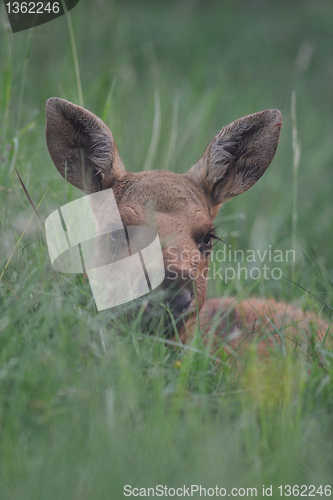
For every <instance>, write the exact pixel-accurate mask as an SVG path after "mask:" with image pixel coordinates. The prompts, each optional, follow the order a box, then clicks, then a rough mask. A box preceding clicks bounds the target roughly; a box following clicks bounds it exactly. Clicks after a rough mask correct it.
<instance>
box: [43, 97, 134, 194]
mask: <svg viewBox="0 0 333 500" xmlns="http://www.w3.org/2000/svg"><path fill="white" fill-rule="evenodd" d="M46 142H47V147H48V149H49V152H50V155H51V158H52V160H53V162H54V164H55V166H56V167H57V169H58V171H59V172H60V173H61V175H62V176H63V177H64V178H65V179H67V180H68V182H70V183H71V184H73V186H75V187H77V188H79V189H81V190H82V191H85V192H86V193H94V192H96V191H101V190H102V189H108V188H110V187H112V185H113V183H114V181H115V180H116V179H117V178H119V177H121V176H122V175H123V174H124V173H125V168H124V166H123V164H122V162H121V159H120V156H119V153H118V150H117V147H116V144H115V142H114V139H113V136H112V134H111V132H110V130H109V129H108V127H107V126H106V125H105V123H103V122H102V120H100V119H99V118H98V117H97V116H95V115H94V114H93V113H90V111H87V110H86V109H84V108H81V107H80V106H76V105H75V104H72V103H71V102H68V101H65V100H64V99H59V98H58V97H51V99H49V100H48V101H47V103H46Z"/></svg>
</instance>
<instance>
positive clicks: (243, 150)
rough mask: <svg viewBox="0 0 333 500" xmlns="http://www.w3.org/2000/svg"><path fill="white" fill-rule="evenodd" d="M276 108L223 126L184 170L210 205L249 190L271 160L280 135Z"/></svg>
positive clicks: (279, 121)
mask: <svg viewBox="0 0 333 500" xmlns="http://www.w3.org/2000/svg"><path fill="white" fill-rule="evenodd" d="M281 124H282V117H281V113H280V111H278V110H276V109H268V110H266V111H261V112H260V113H255V114H254V115H249V116H245V117H244V118H240V119H239V120H236V121H235V122H233V123H231V124H230V125H227V126H226V127H224V128H223V129H222V130H221V131H220V132H219V133H218V134H217V135H216V136H215V137H214V139H213V140H212V142H211V143H210V144H209V146H208V147H207V149H206V151H205V152H204V154H203V156H202V158H201V159H200V160H199V161H198V163H196V164H195V165H194V166H193V167H192V168H191V169H190V170H189V172H188V174H187V175H188V176H189V177H190V178H191V179H192V180H193V181H195V182H196V183H198V184H200V185H201V186H202V187H203V189H204V191H205V193H206V196H207V197H208V198H209V202H210V204H211V205H212V206H219V205H221V203H224V202H225V201H227V200H228V199H230V198H232V197H233V196H237V195H238V194H241V193H243V192H244V191H246V190H247V189H249V188H250V187H251V186H253V184H254V183H255V182H257V180H258V179H260V177H261V176H262V175H263V173H264V172H265V170H266V168H267V167H268V165H269V164H270V163H271V161H272V159H273V157H274V154H275V151H276V148H277V145H278V142H279V137H280V129H281Z"/></svg>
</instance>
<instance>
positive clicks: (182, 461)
mask: <svg viewBox="0 0 333 500" xmlns="http://www.w3.org/2000/svg"><path fill="white" fill-rule="evenodd" d="M81 3H82V2H80V3H79V5H78V6H77V7H76V8H75V9H73V11H71V28H70V31H71V33H69V32H68V30H69V27H68V24H67V20H68V18H67V20H66V19H65V17H64V18H59V19H58V20H55V21H54V22H53V23H52V24H50V25H45V26H44V27H39V28H35V29H34V31H33V33H32V34H31V32H27V33H24V32H23V33H21V34H17V35H12V34H9V33H8V32H6V33H4V32H3V33H2V36H1V37H0V61H1V65H2V68H1V69H2V71H1V72H0V88H1V91H0V102H1V109H0V114H1V116H2V118H3V119H2V120H1V123H0V126H1V134H0V135H1V137H2V138H3V140H2V142H1V144H0V147H1V165H2V167H1V172H0V203H1V216H0V275H1V280H0V498H1V500H2V499H7V498H8V499H9V498H11V499H20V500H21V499H22V498H24V499H27V500H28V499H34V500H38V499H43V500H44V499H45V498H49V499H53V498H54V499H59V498H64V499H66V498H68V499H73V498H75V499H92V498H98V499H104V498H105V499H109V498H112V499H113V498H115V499H118V498H123V492H124V486H125V485H131V486H132V487H146V488H148V487H156V486H157V485H159V484H160V485H166V486H168V487H169V488H171V487H174V488H177V487H182V486H183V485H186V486H190V485H191V484H193V485H201V486H202V487H206V488H209V487H213V488H215V486H216V485H218V486H219V487H220V488H222V487H224V488H226V491H227V492H228V493H230V492H231V488H257V491H258V496H259V495H260V494H261V493H262V488H263V486H265V487H270V486H272V491H273V498H277V497H278V496H279V490H278V486H280V485H288V484H289V485H295V484H298V485H311V484H313V485H315V486H316V488H317V487H319V486H320V485H323V486H325V485H328V484H331V481H332V469H333V449H332V446H333V444H332V443H333V439H332V438H333V435H332V424H333V418H332V417H333V413H332V411H333V396H332V394H333V357H332V352H331V350H330V349H329V347H328V345H327V344H325V345H317V344H316V342H315V337H313V343H312V354H313V355H312V357H311V358H310V359H308V358H306V357H305V356H303V355H302V354H301V353H299V354H298V355H296V354H292V353H289V352H288V351H287V352H285V355H283V353H282V352H281V351H280V350H279V349H276V352H273V353H272V358H271V360H270V362H269V363H262V361H260V359H258V356H257V353H256V349H255V346H254V347H253V349H250V350H249V352H248V353H247V355H246V356H245V358H244V359H239V356H238V355H237V353H235V354H234V356H228V357H227V356H226V354H225V353H224V351H223V350H220V351H218V352H215V353H214V355H213V356H212V354H211V352H210V349H209V345H207V344H204V342H203V340H202V337H201V335H200V332H199V331H197V332H196V334H195V336H194V338H193V340H192V341H191V342H190V343H189V344H188V345H181V344H180V343H177V342H172V341H168V340H165V339H164V338H163V337H162V335H161V333H162V331H161V328H157V329H155V330H154V331H153V332H152V334H151V335H147V333H146V332H143V331H141V327H140V322H139V320H135V319H134V320H133V321H131V322H129V321H128V320H127V319H126V317H121V316H120V317H118V316H115V315H114V313H113V312H112V311H106V312H101V313H97V312H96V309H95V306H94V302H93V300H92V296H91V290H90V287H89V283H88V282H86V281H85V279H84V277H83V276H80V275H77V276H76V275H70V274H68V275H65V274H61V273H56V272H55V271H54V270H53V269H52V267H51V265H50V262H49V258H48V254H47V249H46V245H45V240H44V237H43V235H42V234H41V233H40V231H39V228H38V223H37V221H36V216H35V215H34V210H33V208H32V205H31V204H30V203H29V201H28V199H27V197H26V195H25V193H24V190H23V187H22V185H21V183H20V181H19V178H18V177H17V176H16V174H15V172H14V169H15V168H16V169H17V171H18V172H19V174H20V176H21V179H22V182H23V184H24V186H25V188H26V190H27V192H28V193H29V195H30V197H31V201H32V203H33V205H35V206H36V209H37V210H38V213H39V214H40V216H41V218H42V219H45V218H46V216H47V215H49V214H50V213H51V211H52V210H53V209H54V208H56V207H58V206H59V205H62V204H63V202H64V193H65V202H67V201H71V200H73V199H74V198H75V197H77V196H80V194H79V193H78V192H76V190H75V189H74V188H72V187H70V186H69V185H65V183H64V181H63V180H62V179H61V178H60V176H59V175H58V174H57V172H56V170H55V169H54V167H53V166H52V163H51V160H50V159H49V156H48V153H47V150H46V146H45V138H44V125H45V116H44V112H43V109H44V105H45V101H46V99H47V98H49V97H50V96H52V95H59V96H60V97H63V98H65V99H69V100H72V101H73V102H77V103H78V104H80V103H83V98H82V94H83V93H84V96H85V106H86V107H87V108H89V109H90V110H91V111H93V112H95V113H96V114H98V115H100V116H102V115H103V116H104V118H105V120H106V121H107V123H108V125H109V126H110V128H111V129H112V131H113V134H114V137H115V139H116V141H117V144H118V147H119V150H120V153H121V155H122V158H123V160H124V163H125V164H126V165H127V167H128V168H129V169H132V170H141V169H142V168H143V166H144V165H145V164H146V167H147V168H153V167H154V168H164V167H168V168H170V169H172V170H175V171H179V172H185V171H186V169H187V168H188V167H189V166H190V165H191V164H193V163H194V162H195V161H196V160H197V159H198V157H199V156H200V154H201V153H202V151H203V150H204V148H205V147H206V145H207V143H208V142H209V140H211V138H212V137H213V136H214V134H216V133H217V132H218V130H219V129H220V128H221V127H222V126H223V125H225V124H226V123H229V122H231V121H232V120H233V119H236V118H238V117H240V116H243V115H245V114H248V113H252V112H255V111H259V110H260V109H264V108H268V107H278V108H280V109H281V110H282V114H283V117H284V123H283V127H282V136H281V141H280V145H279V148H278V152H277V155H276V159H275V160H274V162H273V164H272V166H271V167H270V168H269V170H268V172H267V173H266V174H265V176H264V177H263V179H261V180H260V181H259V182H258V184H257V185H256V186H255V187H254V188H253V189H251V190H250V191H249V192H248V193H246V194H244V195H243V196H242V197H240V198H239V199H237V198H236V199H235V200H233V201H232V202H231V203H230V204H228V205H227V206H226V207H225V208H224V210H223V212H222V213H221V215H219V218H218V220H217V226H218V228H219V229H218V231H219V233H218V234H219V235H220V236H221V237H222V238H223V239H224V241H225V242H226V244H227V245H229V244H230V245H231V246H232V248H242V249H244V250H246V249H248V248H253V249H258V248H259V249H265V248H268V246H269V245H270V244H271V245H272V247H273V248H279V249H282V250H284V249H289V248H295V247H296V248H297V247H300V248H302V257H301V258H300V259H299V260H298V261H297V262H296V265H295V268H294V275H292V274H291V273H292V266H291V263H288V262H284V263H281V267H282V268H283V273H284V274H285V275H286V276H287V277H289V278H290V277H292V279H293V281H296V282H297V283H299V285H301V286H302V287H303V288H306V289H308V290H309V291H311V293H313V294H314V295H316V296H318V297H319V298H320V299H322V300H324V301H325V302H327V303H328V304H331V303H332V283H333V281H332V280H333V274H332V272H333V256H332V252H331V248H332V244H333V240H332V238H333V235H332V216H333V212H332V203H331V201H332V200H331V197H332V196H331V195H332V182H333V177H332V169H331V164H332V147H331V144H332V141H331V137H332V132H333V119H332V104H333V103H332V94H331V83H329V82H331V80H329V79H330V78H331V76H330V75H331V73H330V71H331V70H332V61H331V51H330V47H331V21H330V20H331V18H332V14H333V12H332V5H331V3H330V2H329V1H326V0H323V1H322V2H321V3H320V4H318V5H317V4H314V3H313V2H298V1H296V2H294V3H292V4H291V3H290V2H280V3H279V5H277V4H275V3H262V2H252V3H251V4H248V3H242V4H241V8H240V6H239V4H237V5H236V4H233V3H230V4H223V5H222V4H221V3H220V2H214V1H212V2H205V3H203V2H194V1H189V0H186V1H182V2H176V1H174V2H173V1H172V2H168V3H167V4H166V3H163V2H152V1H148V0H146V1H143V2H131V1H129V0H126V1H124V2H118V1H117V2H115V1H112V2H106V1H102V0H101V1H99V2H84V5H83V4H82V6H81ZM2 15H3V11H2ZM4 22H5V20H4V18H3V19H2V24H1V25H2V26H4ZM305 39H309V40H310V41H311V42H312V45H311V46H313V47H315V48H314V52H313V55H312V59H311V61H312V62H311V61H308V62H307V65H304V64H303V65H300V64H299V62H298V63H297V64H296V61H297V60H298V61H299V60H300V58H299V51H300V50H301V47H302V44H303V43H304V40H305ZM74 40H75V42H74ZM29 44H30V45H29ZM28 47H30V48H29V49H28ZM74 47H76V52H75V51H74ZM73 53H74V60H75V61H76V62H75V63H74V62H73ZM46 61H47V64H46ZM78 68H80V72H78ZM331 79H332V78H331ZM80 85H81V86H82V91H80ZM293 89H295V90H296V91H297V133H298V138H295V133H294V139H293V143H294V152H295V145H296V144H298V141H299V140H301V142H302V162H301V163H300V164H299V168H298V170H297V172H296V170H295V168H294V174H293V171H292V169H291V168H290V165H291V164H292V162H293V160H292V158H293V149H292V137H293V136H292V130H293V118H292V116H291V113H290V95H291V92H292V90H293ZM294 95H296V94H294ZM20 96H23V98H22V97H21V98H20ZM80 96H81V97H80ZM293 102H294V107H293V109H294V110H295V109H296V103H295V101H293ZM32 123H33V124H34V126H31V124H32ZM17 124H18V125H17ZM294 130H295V121H294ZM16 139H18V140H16ZM15 140H16V142H15ZM15 148H16V149H15ZM294 165H295V160H294ZM11 172H12V174H11ZM10 174H11V175H10ZM296 174H297V175H296ZM293 175H294V181H293ZM296 186H297V189H298V193H297V190H296ZM296 203H297V209H296ZM294 213H297V215H298V218H297V231H296V226H294V227H293V225H292V223H291V220H293V219H292V216H293V214H294ZM209 293H210V294H211V295H217V294H222V293H227V294H232V293H233V294H242V296H244V297H246V296H247V295H249V294H250V293H251V294H258V295H261V296H264V297H265V296H274V297H276V298H278V299H279V300H285V301H287V302H291V301H293V302H298V303H300V304H301V306H302V307H304V309H314V310H317V312H319V311H320V310H321V309H322V303H321V302H320V301H317V300H316V299H315V298H313V297H312V296H309V295H308V294H307V293H306V292H305V291H304V289H302V288H300V287H296V286H295V285H293V284H292V283H290V282H287V281H282V280H281V281H278V282H275V281H274V280H271V281H265V280H261V281H260V282H259V281H258V282H251V281H248V280H246V279H245V278H244V277H242V279H241V280H239V281H237V282H235V281H234V282H229V283H223V282H220V281H218V280H211V281H210V284H209ZM322 313H323V314H324V315H326V318H327V320H328V321H329V320H330V316H331V312H330V310H329V308H326V309H325V308H323V310H322ZM193 497H194V498H199V495H198V493H196V494H194V495H193Z"/></svg>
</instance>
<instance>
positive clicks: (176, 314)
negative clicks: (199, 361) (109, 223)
mask: <svg viewBox="0 0 333 500" xmlns="http://www.w3.org/2000/svg"><path fill="white" fill-rule="evenodd" d="M46 114H47V127H46V139H47V145H48V148H49V152H50V155H51V157H52V160H53V162H54V164H55V166H56V168H57V169H58V171H59V172H60V174H61V175H62V176H63V177H64V178H66V179H67V181H68V182H70V183H71V184H72V185H74V186H75V187H77V188H79V189H81V190H82V191H84V192H85V193H87V194H91V193H96V192H99V191H102V190H106V189H109V188H112V191H113V194H114V196H115V199H116V202H117V206H118V210H119V212H120V216H121V220H122V223H123V225H124V226H125V227H126V226H143V225H149V226H150V227H154V228H155V229H156V230H157V232H158V235H159V238H160V241H161V244H162V249H163V259H164V266H165V272H166V275H165V279H164V281H163V283H162V285H161V286H160V290H159V291H158V292H157V293H154V292H152V293H151V294H150V296H149V299H148V304H147V307H146V311H147V313H153V312H154V311H156V307H158V304H159V303H160V302H161V301H163V302H164V303H166V304H167V305H168V308H169V310H170V312H171V313H172V316H173V319H174V320H175V321H176V324H177V326H178V330H179V334H180V336H181V339H182V340H183V341H186V339H187V337H188V335H189V332H190V331H191V326H192V325H193V323H194V322H196V315H197V312H198V311H201V324H202V327H203V328H204V329H205V330H207V329H209V328H210V325H211V323H212V322H213V318H214V317H215V318H216V313H219V315H220V319H218V320H217V321H215V323H216V328H215V332H216V336H217V337H219V338H223V337H225V338H228V339H229V340H230V345H231V346H232V348H237V347H239V346H241V345H244V340H246V341H247V340H248V339H249V338H252V337H253V336H254V335H255V334H258V335H259V336H263V334H264V332H265V330H266V331H267V332H273V334H274V336H275V337H276V338H278V339H279V332H281V331H282V330H283V328H284V326H285V325H286V324H288V323H290V322H295V321H296V322H297V324H299V330H301V328H302V327H303V325H304V324H305V323H306V324H308V322H309V321H312V320H313V315H311V314H303V313H302V312H301V311H299V310H298V309H296V308H294V307H293V306H287V305H286V304H282V303H275V302H274V301H265V300H263V299H255V298H253V299H251V300H249V301H244V302H241V303H239V304H237V303H236V302H235V300H234V299H230V298H225V299H212V300H211V301H207V303H206V304H205V299H206V289H207V273H208V266H209V256H210V253H211V249H212V242H213V240H214V238H216V236H215V228H214V219H215V217H216V215H217V213H218V211H219V209H220V207H221V205H222V204H223V203H225V202H226V201H228V200H229V199H231V198H232V197H234V196H236V195H239V194H241V193H243V192H244V191H246V190H247V189H249V188H250V187H251V186H252V185H253V184H254V183H255V182H256V181H257V180H258V179H259V178H260V177H261V176H262V175H263V173H264V172H265V170H266V168H267V167H268V165H269V164H270V162H271V161H272V159H273V157H274V154H275V151H276V148H277V145H278V141H279V137H280V128H281V123H282V118H281V113H280V112H279V111H277V110H274V109H270V110H266V111H262V112H260V113H256V114H253V115H250V116H246V117H244V118H241V119H239V120H236V121H235V122H233V123H231V124H230V125H228V126H226V127H224V128H223V129H222V130H221V131H220V132H219V133H218V134H217V135H216V136H215V137H214V139H213V140H212V141H211V143H210V144H209V145H208V147H207V149H206V150H205V152H204V154H203V156H202V157H201V159H200V160H199V161H198V162H197V163H196V164H195V165H194V166H193V167H192V168H191V169H190V170H189V171H188V172H187V173H186V174H176V173H173V172H170V171H166V170H154V171H145V172H139V173H131V172H127V171H126V170H125V168H124V166H123V164H122V161H121V159H120V156H119V153H118V150H117V147H116V144H115V141H114V138H113V136H112V134H111V132H110V130H109V129H108V127H107V126H106V125H105V124H104V123H103V122H102V121H101V120H100V119H99V118H98V117H96V116H95V115H94V114H92V113H91V112H89V111H87V110H86V109H84V108H81V107H79V106H76V105H74V104H72V103H70V102H68V101H65V100H63V99H59V98H55V97H53V98H51V99H49V100H48V102H47V106H46ZM97 218H99V219H101V218H103V220H107V218H108V207H107V204H106V205H105V206H103V214H100V215H99V216H98V217H97ZM173 324H174V323H173ZM296 329H297V328H296ZM305 329H306V328H305ZM326 329H327V326H326V324H325V323H324V322H320V321H318V322H317V331H318V335H319V338H323V336H324V335H325V333H326ZM289 330H290V335H291V336H292V337H293V341H295V325H294V326H293V327H292V328H290V329H289ZM268 342H271V340H269V341H268ZM245 343H246V342H245ZM259 348H260V349H263V350H265V349H267V340H266V341H263V342H262V343H261V345H260V347H259Z"/></svg>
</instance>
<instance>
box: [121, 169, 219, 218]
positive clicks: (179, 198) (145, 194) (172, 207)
mask: <svg viewBox="0 0 333 500" xmlns="http://www.w3.org/2000/svg"><path fill="white" fill-rule="evenodd" d="M114 193H115V196H116V199H117V202H120V203H121V204H124V203H126V202H127V201H128V202H129V203H130V204H133V203H134V204H138V205H140V206H141V207H142V208H143V207H145V206H147V205H149V206H151V208H152V209H154V210H156V211H157V212H163V213H169V214H172V213H179V214H181V211H184V212H186V210H187V209H188V207H190V206H191V205H192V204H193V203H195V204H196V206H197V208H199V207H200V208H201V209H202V210H207V211H208V210H209V208H208V206H207V199H206V197H205V195H204V192H203V190H202V189H200V188H199V187H198V186H197V185H196V184H195V183H194V182H193V181H191V180H190V179H188V178H187V176H185V175H183V174H175V173H174V172H169V171H168V170H154V171H149V172H140V173H128V174H127V175H125V176H124V177H123V178H122V179H120V180H119V181H118V182H117V183H116V185H115V186H114Z"/></svg>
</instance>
